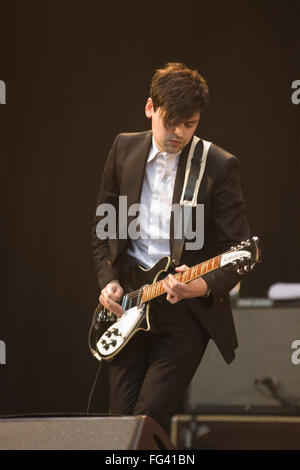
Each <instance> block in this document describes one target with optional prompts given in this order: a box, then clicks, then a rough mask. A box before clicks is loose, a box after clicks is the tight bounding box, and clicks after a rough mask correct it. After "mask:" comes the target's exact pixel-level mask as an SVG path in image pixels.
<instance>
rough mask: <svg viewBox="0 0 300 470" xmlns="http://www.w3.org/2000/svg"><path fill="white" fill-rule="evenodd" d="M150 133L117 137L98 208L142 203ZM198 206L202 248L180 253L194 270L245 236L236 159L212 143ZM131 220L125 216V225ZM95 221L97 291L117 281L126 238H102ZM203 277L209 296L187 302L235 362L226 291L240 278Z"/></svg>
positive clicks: (177, 190) (225, 274) (180, 175)
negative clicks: (124, 198)
mask: <svg viewBox="0 0 300 470" xmlns="http://www.w3.org/2000/svg"><path fill="white" fill-rule="evenodd" d="M151 144H152V132H151V131H146V132H138V133H129V134H119V135H118V136H117V137H116V139H115V141H114V144H113V146H112V148H111V150H110V153H109V155H108V158H107V161H106V164H105V168H104V171H103V175H102V181H101V185H100V191H99V196H98V201H97V207H98V206H99V205H100V204H103V203H109V204H112V205H114V206H115V208H116V209H117V210H118V203H119V196H120V195H124V196H127V198H128V199H127V202H128V207H130V205H131V204H134V203H138V202H140V197H141V191H142V185H143V177H144V171H145V166H146V162H147V157H148V153H149V150H150V148H151ZM190 145H191V142H190V143H189V144H188V145H187V146H186V147H185V148H184V149H183V150H182V153H181V156H180V160H179V164H178V170H177V174H176V180H175V186H174V193H173V204H174V203H179V200H180V196H181V192H182V187H183V182H184V175H185V166H186V162H187V157H188V152H189V148H190ZM198 203H199V204H204V246H203V248H202V249H201V250H197V251H194V250H186V249H185V248H184V250H183V252H182V258H181V260H182V264H186V265H188V266H193V265H195V264H198V263H200V262H201V261H204V260H207V259H209V258H212V257H214V256H216V255H218V254H220V253H223V252H224V251H226V250H228V249H229V248H230V247H231V245H232V244H234V243H236V242H239V241H242V240H246V239H247V238H249V236H250V234H249V228H248V223H247V219H246V215H245V204H244V199H243V195H242V191H241V187H240V177H239V162H238V159H237V158H236V157H235V156H233V155H231V154H230V153H228V152H226V151H225V150H223V149H221V148H220V147H218V146H217V145H214V144H212V145H211V147H210V150H209V153H208V157H207V163H206V168H205V172H204V175H203V179H202V182H201V186H200V190H199V193H198ZM132 219H134V217H133V216H132V217H128V225H129V223H130V222H131V220H132ZM99 220H100V217H99V216H96V217H95V220H94V225H93V229H92V247H93V255H94V260H95V268H96V272H97V277H98V281H99V285H100V288H103V287H104V286H105V285H106V284H107V283H108V282H109V281H111V280H113V279H120V268H121V266H122V264H123V263H124V259H126V247H127V244H128V240H127V239H118V238H116V239H106V240H100V239H99V238H98V237H97V234H96V227H97V224H98V222H99ZM172 222H173V218H172V217H171V224H170V225H171V227H170V252H172V249H173V246H174V231H173V223H172ZM203 279H205V281H206V282H207V284H208V287H209V288H210V289H211V291H212V293H211V295H210V296H209V297H208V298H203V297H198V298H194V299H185V300H184V302H186V303H187V304H188V306H189V308H190V310H191V311H192V312H193V314H194V316H195V317H196V319H197V320H198V321H200V322H201V323H202V325H203V326H204V327H205V328H206V330H207V331H208V332H209V334H210V336H211V338H212V339H213V340H214V341H215V343H216V344H217V346H218V348H219V350H220V352H221V353H222V355H223V357H224V359H225V361H226V362H228V363H230V362H231V361H232V360H233V359H234V350H235V349H236V347H237V345H238V343H237V337H236V331H235V327H234V322H233V317H232V311H231V305H230V300H229V294H228V293H229V291H230V290H231V289H232V288H233V287H234V286H235V285H236V284H237V283H238V282H239V281H240V275H239V274H237V273H236V272H233V271H228V270H227V269H224V268H221V269H218V270H216V271H213V272H210V273H207V274H205V275H204V276H203Z"/></svg>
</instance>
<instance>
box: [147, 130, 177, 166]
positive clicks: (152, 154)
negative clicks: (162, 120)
mask: <svg viewBox="0 0 300 470" xmlns="http://www.w3.org/2000/svg"><path fill="white" fill-rule="evenodd" d="M158 153H160V154H161V155H163V156H164V157H168V156H169V155H172V157H177V156H178V155H180V153H181V151H180V152H178V153H167V152H161V151H160V150H159V148H158V147H157V145H156V142H155V139H154V135H153V134H152V146H151V149H150V152H149V156H148V160H147V163H149V162H151V160H153V159H154V158H155V157H156V156H157V154H158Z"/></svg>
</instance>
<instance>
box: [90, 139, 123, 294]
mask: <svg viewBox="0 0 300 470" xmlns="http://www.w3.org/2000/svg"><path fill="white" fill-rule="evenodd" d="M118 139H119V135H118V136H117V137H116V139H115V141H114V143H113V146H112V148H111V150H110V152H109V154H108V157H107V160H106V163H105V166H104V170H103V174H102V178H101V183H100V189H99V193H98V199H97V208H96V214H95V218H94V223H93V227H92V234H91V236H92V254H93V259H94V266H95V271H96V274H97V279H98V283H99V286H100V288H101V289H103V287H105V286H106V284H107V283H108V282H110V281H112V280H113V279H119V280H120V272H119V270H118V269H116V268H113V267H112V266H111V263H110V261H109V240H108V237H106V238H104V237H103V234H102V233H100V231H99V225H98V224H99V222H100V221H101V220H102V219H103V218H104V214H102V215H99V206H100V205H101V204H111V205H112V207H116V203H117V201H118V197H119V188H118V182H117V175H116V158H117V146H118Z"/></svg>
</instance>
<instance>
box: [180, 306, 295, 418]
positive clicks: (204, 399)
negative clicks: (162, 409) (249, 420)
mask: <svg viewBox="0 0 300 470" xmlns="http://www.w3.org/2000/svg"><path fill="white" fill-rule="evenodd" d="M233 315H234V320H235V324H236V329H237V334H238V341H239V347H238V349H237V350H236V358H235V360H234V361H233V362H232V363H231V364H229V365H228V364H226V363H225V361H224V360H223V358H222V356H221V354H220V352H219V351H218V349H217V347H216V345H215V343H214V342H213V341H210V342H209V344H208V347H207V350H206V352H205V355H204V358H203V360H202V362H201V364H200V366H199V368H198V370H197V372H196V374H195V376H194V378H193V380H192V382H191V385H190V387H189V390H188V393H187V395H186V400H185V407H184V412H187V413H215V412H218V409H219V410H220V412H222V413H229V412H231V411H230V409H231V410H234V409H235V408H236V409H237V412H238V413H239V414H244V413H247V412H249V413H251V410H254V411H255V409H256V408H261V409H262V408H265V407H268V408H272V410H273V412H274V413H275V414H276V411H275V410H274V409H276V410H278V413H280V409H282V407H283V405H284V404H285V402H286V404H287V406H288V407H289V408H290V409H291V410H292V405H293V404H294V405H295V406H297V404H298V409H299V414H300V364H299V365H297V364H295V363H294V362H295V361H293V360H292V357H293V354H295V349H293V348H292V344H293V342H294V341H295V340H300V326H299V325H300V309H299V308H274V307H273V308H251V309H250V308H245V309H235V310H234V311H233ZM274 391H275V393H274ZM276 394H277V395H278V396H277V397H276V396H275V395H276ZM280 395H281V397H283V400H281V401H280V399H279V398H278V397H279V396H280ZM289 403H290V405H291V406H289V405H288V404H289ZM286 411H287V410H286V409H285V412H284V414H289V413H286ZM266 413H267V414H268V412H264V414H266ZM293 414H298V413H294V412H293Z"/></svg>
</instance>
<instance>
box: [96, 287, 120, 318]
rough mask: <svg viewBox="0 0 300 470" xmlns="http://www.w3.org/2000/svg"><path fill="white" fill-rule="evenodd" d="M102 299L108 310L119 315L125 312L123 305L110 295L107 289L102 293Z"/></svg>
mask: <svg viewBox="0 0 300 470" xmlns="http://www.w3.org/2000/svg"><path fill="white" fill-rule="evenodd" d="M100 301H101V303H102V305H104V307H105V308H107V310H109V311H111V312H113V313H115V314H116V315H117V316H121V315H122V314H123V313H124V311H123V309H122V307H121V305H120V304H118V303H117V302H115V301H114V300H113V299H112V298H111V297H110V296H108V295H107V293H106V292H105V291H104V292H102V293H101V296H100Z"/></svg>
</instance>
